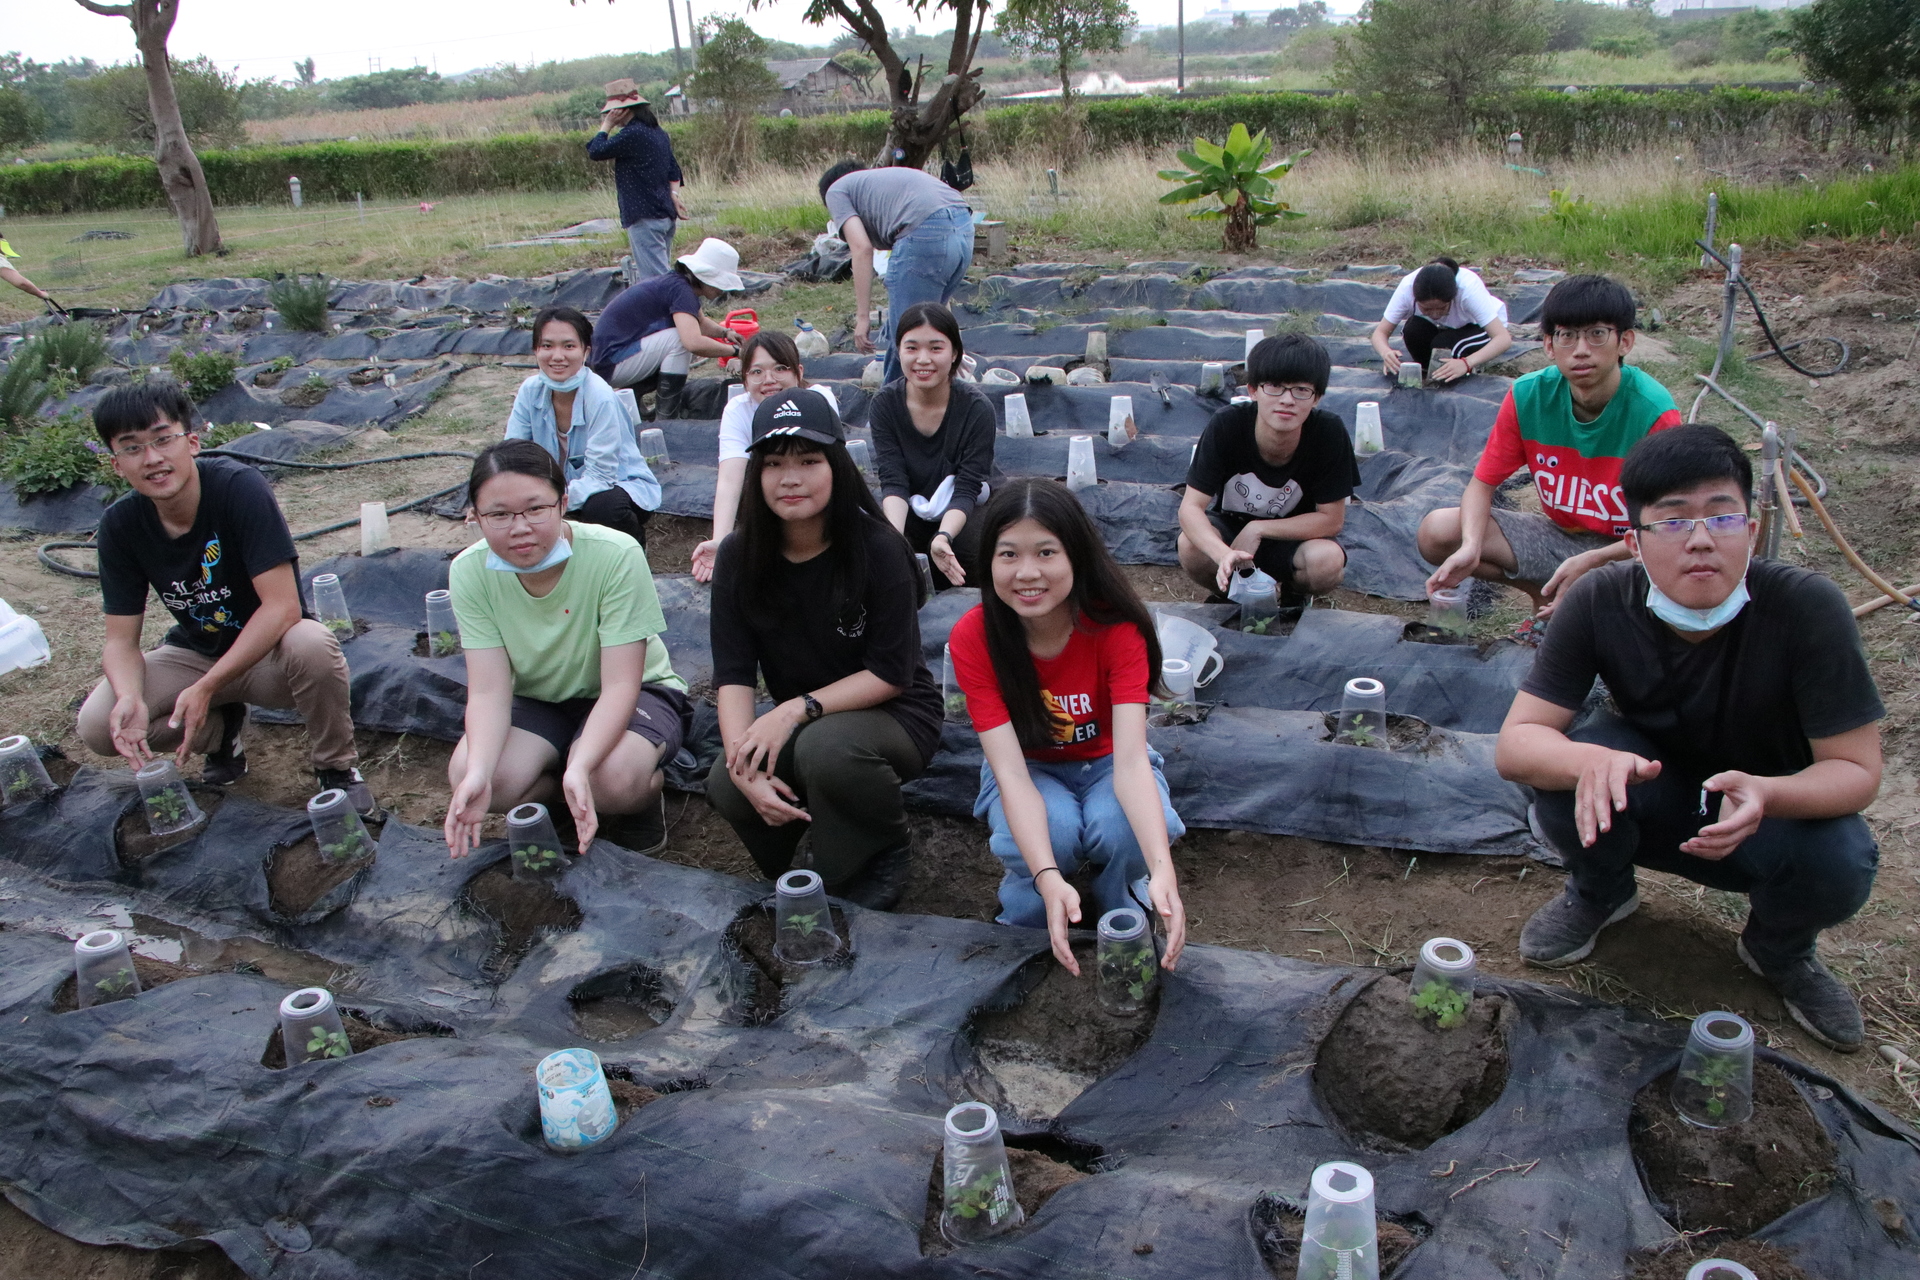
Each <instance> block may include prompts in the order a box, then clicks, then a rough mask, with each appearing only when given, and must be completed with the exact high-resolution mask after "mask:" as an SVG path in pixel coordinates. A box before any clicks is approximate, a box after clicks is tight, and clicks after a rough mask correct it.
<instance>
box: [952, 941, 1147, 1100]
mask: <svg viewBox="0 0 1920 1280" xmlns="http://www.w3.org/2000/svg"><path fill="white" fill-rule="evenodd" d="M1073 955H1074V959H1076V960H1078V961H1079V962H1080V976H1079V977H1077V978H1076V977H1074V976H1073V975H1072V974H1071V973H1068V972H1067V970H1066V969H1065V967H1063V966H1062V965H1061V964H1060V962H1059V961H1058V960H1055V959H1054V958H1053V955H1052V953H1051V952H1049V953H1047V954H1046V955H1043V956H1040V957H1037V958H1036V959H1034V960H1032V961H1030V962H1029V965H1030V968H1029V970H1028V973H1029V974H1031V972H1032V971H1033V969H1035V968H1037V969H1038V970H1039V971H1040V978H1039V981H1038V982H1037V983H1034V985H1033V986H1032V989H1031V990H1029V991H1028V993H1027V994H1026V996H1025V997H1023V998H1022V999H1021V1000H1020V1002H1019V1003H1018V1004H1016V1005H1014V1006H1013V1007H1012V1008H1010V1009H1005V1010H995V1011H990V1012H983V1013H981V1014H979V1015H978V1016H977V1018H976V1019H975V1021H974V1026H973V1031H974V1044H975V1047H976V1050H977V1051H978V1053H979V1054H980V1057H981V1058H982V1060H983V1061H984V1062H985V1063H986V1065H987V1068H988V1069H989V1070H990V1071H992V1072H993V1074H994V1077H995V1078H996V1079H997V1080H998V1081H999V1083H1000V1086H1001V1088H1002V1089H1003V1090H1005V1091H1006V1093H1007V1100H1008V1102H1009V1103H1011V1104H1012V1106H1013V1107H1014V1109H1015V1110H1016V1111H1017V1112H1019V1113H1020V1114H1021V1115H1022V1116H1023V1117H1024V1118H1026V1119H1028V1120H1043V1119H1051V1118H1052V1117H1053V1116H1055V1115H1057V1114H1059V1112H1060V1111H1061V1110H1062V1109H1064V1108H1065V1107H1066V1105H1067V1104H1068V1103H1070V1102H1071V1101H1072V1100H1073V1097H1074V1096H1075V1095H1077V1094H1079V1093H1080V1092H1081V1091H1083V1090H1084V1089H1085V1088H1086V1087H1087V1086H1088V1085H1091V1084H1092V1083H1093V1082H1094V1081H1095V1080H1098V1079H1100V1078H1101V1077H1102V1076H1105V1075H1107V1074H1108V1073H1109V1072H1111V1071H1113V1070H1114V1068H1116V1067H1118V1066H1119V1065H1120V1064H1121V1063H1123V1062H1125V1061H1126V1060H1127V1059H1128V1058H1130V1057H1132V1056H1133V1054H1134V1053H1135V1052H1136V1051H1137V1050H1138V1049H1139V1048H1140V1046H1141V1045H1143V1044H1145V1043H1146V1041H1147V1037H1148V1036H1149V1035H1151V1034H1152V1033H1153V1026H1154V1021H1155V1019H1156V1018H1157V1016H1158V1012H1159V1002H1160V994H1159V990H1158V988H1156V989H1155V991H1154V993H1153V995H1152V996H1150V997H1149V999H1148V1005H1147V1008H1146V1009H1145V1010H1143V1011H1142V1012H1140V1013H1139V1014H1136V1015H1134V1016H1132V1017H1117V1016H1115V1015H1113V1014H1110V1013H1108V1012H1107V1011H1106V1010H1104V1009H1102V1008H1101V1007H1100V1002H1099V1000H1098V998H1097V997H1096V996H1095V994H1094V971H1095V968H1096V966H1095V964H1094V959H1093V956H1094V949H1093V945H1092V944H1091V943H1086V942H1078V943H1075V944H1074V948H1073Z"/></svg>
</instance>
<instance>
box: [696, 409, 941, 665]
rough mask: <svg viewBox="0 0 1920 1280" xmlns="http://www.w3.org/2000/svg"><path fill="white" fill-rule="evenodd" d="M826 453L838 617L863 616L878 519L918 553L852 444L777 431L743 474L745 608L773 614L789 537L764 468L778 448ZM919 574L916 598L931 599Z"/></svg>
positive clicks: (849, 622)
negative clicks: (765, 485)
mask: <svg viewBox="0 0 1920 1280" xmlns="http://www.w3.org/2000/svg"><path fill="white" fill-rule="evenodd" d="M789 453H819V454H825V455H826V459H827V465H828V466H829V467H831V468H832V470H833V496H832V497H831V498H830V499H828V501H827V511H826V517H827V527H826V539H827V549H826V551H825V552H823V553H822V554H823V555H825V556H827V557H828V558H829V563H830V564H831V565H832V567H833V616H834V620H835V623H836V625H838V626H840V627H841V628H843V629H847V630H851V629H853V628H855V627H857V626H858V625H859V623H860V617H861V611H862V610H863V609H864V607H865V601H866V596H867V570H868V564H867V537H868V536H869V534H870V532H871V531H870V530H869V529H868V527H867V522H869V521H871V522H872V523H873V524H875V525H878V526H879V527H880V528H882V529H884V530H886V532H887V535H888V537H887V539H886V542H887V545H888V546H889V547H891V546H893V544H895V543H897V544H898V545H899V554H900V555H901V556H902V557H906V558H910V557H911V556H912V555H913V550H912V548H910V547H909V546H908V545H907V540H906V539H905V538H903V537H901V536H900V535H899V534H898V533H897V532H895V530H894V527H893V526H892V525H891V524H889V523H888V522H887V517H886V514H885V513H884V512H882V511H881V510H880V503H879V502H878V500H876V499H875V498H874V496H873V490H871V489H869V488H868V487H867V481H866V478H865V477H864V476H862V475H861V474H860V468H859V467H857V466H855V465H854V461H853V457H852V455H850V454H849V453H848V452H847V446H846V445H844V444H840V443H834V444H821V443H820V442H819V441H817V440H803V439H801V438H800V437H798V436H777V437H774V438H773V439H770V440H767V441H764V442H762V443H761V444H759V445H756V446H755V447H754V449H753V450H752V451H751V452H750V453H749V454H748V455H747V474H746V477H745V479H743V480H742V481H741V489H740V524H739V528H738V530H737V531H736V532H735V534H734V535H733V536H735V537H737V538H739V539H740V568H741V572H740V577H739V580H738V581H737V582H735V583H734V584H733V588H732V589H733V590H734V591H735V592H736V593H737V594H736V595H735V599H736V600H737V601H738V602H739V607H740V611H741V612H742V613H744V614H745V615H747V616H748V617H750V618H753V619H755V620H756V621H772V620H773V618H774V615H773V612H772V610H773V603H772V601H771V599H770V597H771V594H772V586H773V578H774V575H775V573H776V572H777V571H778V569H779V567H780V565H781V563H782V559H781V549H782V548H783V547H784V546H785V544H786V529H785V526H786V521H784V520H782V519H781V518H780V517H779V516H778V515H776V514H775V513H774V510H773V508H772V507H769V506H768V505H767V497H766V492H765V490H763V489H762V488H761V487H760V475H761V473H762V472H763V471H765V470H766V465H767V459H768V458H769V457H771V456H773V455H775V454H789ZM911 576H912V578H913V580H914V582H915V587H914V591H915V606H916V607H918V606H919V605H922V604H925V603H926V590H925V585H924V584H923V583H921V581H920V575H919V574H918V573H913V574H911Z"/></svg>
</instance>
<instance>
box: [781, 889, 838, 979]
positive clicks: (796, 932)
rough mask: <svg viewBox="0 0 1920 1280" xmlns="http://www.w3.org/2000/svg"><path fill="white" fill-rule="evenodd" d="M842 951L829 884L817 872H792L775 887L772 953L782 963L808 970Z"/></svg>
mask: <svg viewBox="0 0 1920 1280" xmlns="http://www.w3.org/2000/svg"><path fill="white" fill-rule="evenodd" d="M839 950H840V934H839V933H838V932H837V931H836V930H835V929H834V927H833V911H832V909H831V908H830V907H829V906H828V904H827V888H826V883H825V882H824V881H822V880H821V879H820V873H819V872H817V871H789V872H787V873H786V874H785V875H783V876H781V877H780V878H779V879H778V880H776V881H774V884H773V954H774V958H775V959H777V960H778V961H780V963H781V964H788V965H796V966H799V967H802V968H804V967H806V966H808V965H816V964H819V963H820V962H821V961H823V960H830V959H832V958H833V957H834V955H836V954H837V953H838V952H839Z"/></svg>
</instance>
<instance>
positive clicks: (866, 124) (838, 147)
mask: <svg viewBox="0 0 1920 1280" xmlns="http://www.w3.org/2000/svg"><path fill="white" fill-rule="evenodd" d="M1085 114H1086V133H1087V136H1088V138H1089V140H1090V142H1091V144H1092V146H1093V147H1094V148H1095V149H1096V150H1109V149H1114V148H1118V147H1126V146H1149V147H1165V146H1173V145H1178V144H1181V143H1185V142H1188V141H1190V140H1191V139H1192V138H1193V137H1194V136H1195V135H1196V134H1202V135H1206V136H1210V137H1215V138H1218V137H1221V136H1224V135H1225V133H1226V131H1227V129H1228V128H1229V127H1230V126H1231V125H1232V124H1234V123H1235V122H1236V121H1245V122H1246V123H1247V124H1248V125H1249V126H1250V127H1252V128H1256V129H1260V128H1264V129H1266V130H1267V131H1268V132H1269V134H1270V136H1272V138H1273V139H1274V143H1275V148H1276V150H1292V149H1295V148H1298V147H1304V146H1315V147H1332V148H1340V147H1374V146H1381V145H1390V144H1392V143H1393V142H1395V141H1406V140H1407V139H1405V138H1403V137H1400V136H1399V135H1397V134H1396V126H1394V125H1393V124H1391V123H1390V122H1389V121H1390V117H1389V116H1386V115H1384V114H1382V113H1379V112H1374V111H1370V110H1369V109H1368V104H1366V103H1365V102H1363V101H1361V100H1360V99H1357V98H1353V97H1350V96H1346V95H1314V94H1304V93H1244V94H1225V95H1221V96H1218V97H1210V98H1192V99H1181V98H1171V97H1141V98H1129V99H1122V100H1105V101H1097V102H1091V103H1089V104H1087V106H1086V109H1085ZM1058 115H1059V108H1058V107H1057V106H1053V105H1050V104H1044V103H1026V104H1020V105H1015V106H1004V107H994V108H991V109H989V110H987V111H985V112H984V113H982V114H981V116H980V118H979V120H978V122H977V123H976V124H975V125H973V126H972V127H971V129H970V131H969V140H970V142H971V143H972V146H973V151H974V156H975V158H976V159H980V160H986V159H993V158H996V157H1007V156H1014V155H1018V154H1021V153H1022V152H1024V151H1027V150H1030V149H1033V148H1036V147H1045V146H1049V145H1051V143H1052V141H1053V139H1054V138H1055V137H1056V136H1057V125H1056V121H1057V119H1058ZM1461 123H1462V126H1463V128H1464V129H1465V131H1466V133H1467V134H1468V135H1469V136H1470V137H1471V138H1472V139H1473V140H1475V141H1476V142H1477V143H1478V144H1480V145H1484V146H1488V147H1497V146H1499V145H1500V143H1501V141H1502V140H1503V139H1504V138H1505V137H1506V136H1507V134H1508V133H1510V132H1512V131H1513V130H1515V129H1518V130H1519V131H1520V132H1521V133H1522V134H1523V135H1524V136H1525V138H1526V140H1527V153H1528V154H1529V155H1530V156H1534V157H1538V158H1565V157H1573V156H1580V155H1587V154H1593V153H1596V152H1613V151H1626V150H1632V149H1635V148H1640V147H1649V146H1659V147H1661V148H1665V147H1667V146H1669V145H1670V144H1672V143H1674V142H1678V141H1688V140H1699V139H1709V138H1711V139H1715V140H1717V141H1719V142H1721V143H1726V142H1728V141H1733V140H1738V141H1740V142H1742V143H1747V144H1751V145H1755V146H1762V145H1780V144H1782V143H1789V144H1798V145H1806V146H1812V147H1816V148H1825V147H1829V146H1832V145H1835V144H1837V143H1846V144H1855V145H1867V146H1874V147H1886V146H1893V145H1907V146H1911V145H1912V144H1913V141H1914V139H1915V137H1916V135H1920V99H1916V101H1915V103H1912V104H1908V108H1907V110H1906V111H1905V112H1904V114H1903V115H1902V116H1897V117H1893V118H1890V119H1886V118H1883V119H1881V120H1879V121H1876V122H1872V123H1863V122H1861V121H1858V120H1856V119H1855V118H1854V116H1853V114H1852V112H1851V111H1849V110H1848V108H1847V106H1846V105H1845V103H1843V102H1842V101H1841V100H1840V99H1839V98H1838V97H1837V96H1835V95H1832V94H1827V93H1791V92H1789V93H1782V92H1770V91H1763V90H1754V89H1738V88H1724V87H1723V88H1716V89H1713V90H1711V91H1707V92H1699V93H1695V92H1686V91H1680V90H1666V91H1662V92H1657V93H1632V92H1627V91H1625V90H1617V89H1596V90H1589V91H1586V92H1582V93H1577V94H1568V93H1560V92H1556V91H1553V90H1546V89H1529V90H1522V91H1520V92H1516V93H1510V94H1504V95H1501V96H1499V97H1495V98H1486V99H1480V100H1476V101H1475V102H1474V103H1472V104H1471V106H1470V107H1469V109H1468V111H1467V112H1466V115H1465V119H1464V120H1463V121H1462V122H1461ZM693 127H694V126H693V124H692V122H689V121H683V120H676V121H672V122H670V123H669V124H668V125H667V131H668V132H669V133H670V134H671V135H673V138H674V141H675V145H676V149H677V150H678V152H679V154H680V155H681V157H682V160H683V163H687V164H688V167H690V168H695V167H697V164H698V159H697V156H698V151H699V148H698V147H696V146H694V145H693V138H692V136H691V130H692V128H693ZM759 129H760V144H759V151H760V155H761V157H762V158H763V159H765V160H767V161H769V162H771V163H774V164H777V165H783V166H788V167H796V168H798V167H806V166H811V165H814V164H820V163H823V162H826V161H830V160H832V159H834V158H835V157H838V156H843V155H854V156H863V157H864V156H871V155H873V154H874V153H876V152H877V151H878V150H879V149H880V146H881V144H882V142H883V141H884V139H885V137H886V129H887V113H886V112H885V111H864V112H855V113H852V114H848V115H840V116H809V117H792V118H789V119H784V120H776V119H768V120H762V121H761V122H760V124H759ZM585 141H586V135H584V134H526V135H516V136H501V137H494V138H487V139H482V140H479V141H466V142H323V143H314V144H308V145H302V146H286V147H243V148H238V149H235V150H231V151H205V152H202V153H201V155H200V163H201V166H202V168H204V169H205V170H206V175H207V185H208V186H209V187H210V188H211V189H212V191H213V197H214V201H215V202H216V203H217V204H228V205H231V204H270V203H277V202H279V201H282V200H285V199H286V198H287V178H288V177H289V176H291V175H294V174H297V175H299V178H300V182H301V186H302V188H303V190H304V193H305V196H306V198H307V199H310V200H350V199H352V198H353V193H354V192H356V191H358V192H362V193H364V194H365V195H366V196H368V197H369V198H383V199H393V198H408V199H410V198H416V197H420V196H446V195H462V194H468V193H473V192H483V191H569V190H580V189H583V188H588V187H592V186H595V185H598V184H601V183H604V182H606V180H607V177H608V173H607V170H606V169H605V168H604V167H603V166H600V165H596V164H594V163H593V162H591V161H589V160H588V159H587V157H586V151H585V146H584V144H585ZM164 203H165V199H164V196H163V194H162V192H161V189H160V183H159V179H158V177H157V175H156V174H155V171H154V166H153V163H152V162H151V161H150V160H147V159H145V158H144V157H139V158H136V157H120V156H108V157H100V158H97V159H91V160H75V161H62V162H55V163H44V164H29V165H10V166H7V167H5V168H3V169H0V205H5V206H6V207H7V208H8V209H11V210H12V211H14V212H15V213H22V214H31V213H74V212H81V211H93V210H108V209H134V208H146V207H151V206H156V205H164Z"/></svg>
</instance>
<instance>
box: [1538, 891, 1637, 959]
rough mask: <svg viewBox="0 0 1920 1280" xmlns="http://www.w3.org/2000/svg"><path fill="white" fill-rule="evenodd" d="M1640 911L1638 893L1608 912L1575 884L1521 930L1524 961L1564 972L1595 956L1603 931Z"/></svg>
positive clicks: (1539, 911)
mask: <svg viewBox="0 0 1920 1280" xmlns="http://www.w3.org/2000/svg"><path fill="white" fill-rule="evenodd" d="M1639 909H1640V895H1639V893H1637V892H1636V893H1635V894H1634V895H1633V896H1632V897H1631V898H1628V899H1627V900H1626V901H1625V902H1623V903H1621V904H1620V905H1619V906H1617V907H1614V908H1613V909H1612V910H1608V909H1607V908H1605V907H1596V906H1594V905H1592V904H1591V903H1589V902H1588V901H1587V900H1586V899H1585V898H1582V897H1581V896H1580V895H1579V894H1578V893H1576V892H1575V891H1574V888H1573V881H1571V880H1569V881H1567V887H1566V888H1565V889H1563V890H1561V892H1560V896H1559V897H1557V898H1555V899H1554V900H1553V901H1552V902H1549V903H1548V904H1547V905H1546V906H1544V907H1542V908H1540V909H1539V910H1538V911H1536V912H1534V913H1533V919H1531V920H1529V921H1527V923H1526V924H1525V925H1523V926H1521V929H1520V958H1521V959H1522V960H1525V961H1526V962H1527V963H1528V964H1531V965H1537V966H1539V967H1540V968H1542V969H1564V968H1566V967H1567V966H1568V965H1570V964H1578V963H1580V961H1582V960H1585V959H1586V958H1587V957H1588V956H1589V955H1591V954H1593V944H1594V942H1595V941H1597V940H1598V939H1599V937H1600V931H1601V930H1602V929H1604V928H1606V927H1607V926H1608V925H1610V924H1617V923H1619V922H1620V921H1622V920H1625V919H1626V918H1627V917H1628V916H1630V915H1632V914H1633V913H1634V912H1635V911H1638V910H1639Z"/></svg>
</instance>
